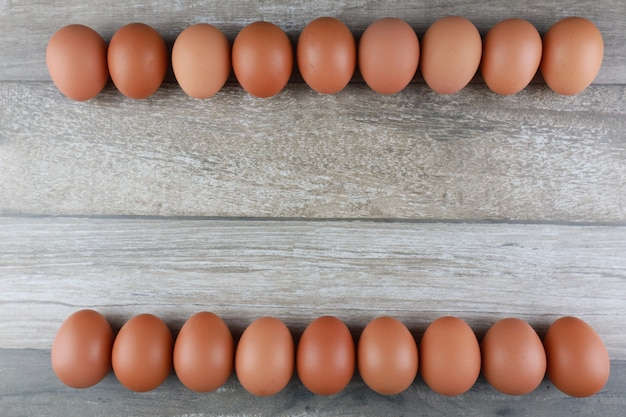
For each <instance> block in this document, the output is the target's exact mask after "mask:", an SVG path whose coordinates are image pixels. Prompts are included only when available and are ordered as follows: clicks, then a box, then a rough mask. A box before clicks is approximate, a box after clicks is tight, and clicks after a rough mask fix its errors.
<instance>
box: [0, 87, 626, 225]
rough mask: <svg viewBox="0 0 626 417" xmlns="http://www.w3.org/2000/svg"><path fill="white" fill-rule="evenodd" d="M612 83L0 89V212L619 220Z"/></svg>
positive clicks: (623, 121)
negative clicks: (258, 89) (128, 91)
mask: <svg viewBox="0 0 626 417" xmlns="http://www.w3.org/2000/svg"><path fill="white" fill-rule="evenodd" d="M625 95H626V86H595V87H591V88H589V89H588V90H586V91H585V92H583V93H582V94H580V95H579V96H576V97H562V96H557V95H555V94H553V93H551V92H550V91H549V90H548V89H547V88H546V87H545V86H540V85H536V86H532V87H530V88H529V89H527V90H526V91H524V92H522V93H520V94H518V95H515V96H512V97H498V96H496V95H494V94H491V93H489V92H488V91H486V90H485V89H484V88H481V87H480V86H473V87H469V88H467V89H466V90H464V91H463V92H461V93H458V94H455V95H453V96H442V95H438V94H435V93H432V92H430V91H429V90H428V88H427V87H426V86H425V85H419V86H414V87H413V88H409V89H408V90H405V91H404V92H402V93H400V94H398V95H395V96H381V95H377V94H375V93H373V92H371V91H369V89H368V88H367V87H366V86H365V85H351V86H350V87H349V88H348V89H347V90H345V91H344V92H342V93H340V94H337V95H334V96H321V95H318V94H316V93H314V92H311V91H310V90H309V89H308V87H306V86H305V85H302V84H300V85H295V86H292V87H290V88H288V89H287V90H286V91H284V92H282V93H281V94H279V95H278V96H276V97H274V98H272V99H269V100H268V99H254V98H251V97H250V96H248V95H247V94H246V93H245V92H243V90H242V89H241V88H240V87H237V86H230V87H228V88H226V89H225V90H224V91H222V92H221V93H219V94H218V96H217V97H215V98H213V99H211V100H206V101H200V100H194V99H190V98H188V97H187V96H186V95H185V94H184V93H183V92H182V91H181V90H180V89H179V88H178V87H177V86H175V85H167V86H165V87H163V88H162V89H161V90H160V91H159V92H158V93H157V94H156V95H155V96H154V97H153V98H151V99H148V100H143V101H133V100H128V99H125V98H123V97H122V96H121V94H119V93H118V92H117V91H116V90H114V89H113V88H112V87H111V88H108V89H107V90H106V91H105V92H104V93H103V94H102V95H101V96H99V97H98V98H96V99H95V100H94V101H92V102H88V103H75V102H72V101H70V100H68V99H65V98H64V97H62V96H61V94H60V93H59V92H58V91H56V89H55V88H54V86H53V85H52V84H51V83H26V84H25V83H0V107H1V108H2V112H0V190H2V191H1V194H0V212H3V213H5V214H6V213H27V214H53V215H93V214H95V215H128V214H135V215H159V216H228V217H236V216H243V217H307V218H313V217H315V218H355V217H359V218H363V217H369V218H407V219H456V220H458V219H462V220H485V219H491V220H523V221H572V222H624V221H626V188H625V187H626V185H625V184H626V182H625V180H626V164H624V161H625V160H626V135H625V134H624V132H625V131H626V103H625V101H624V99H623V98H624V96H625Z"/></svg>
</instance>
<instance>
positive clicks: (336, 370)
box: [296, 316, 356, 395]
mask: <svg viewBox="0 0 626 417" xmlns="http://www.w3.org/2000/svg"><path fill="white" fill-rule="evenodd" d="M296 360H297V362H296V365H297V370H298V376H299V377H300V381H302V383H303V384H304V386H305V387H307V389H308V390H309V391H311V392H313V393H315V394H318V395H331V394H336V393H338V392H339V391H341V390H342V389H344V388H345V387H346V385H348V383H349V382H350V380H351V379H352V376H353V375H354V368H355V362H356V354H355V348H354V340H353V339H352V335H351V334H350V330H349V329H348V327H347V326H346V325H345V324H344V323H343V322H342V321H341V320H339V319H338V318H336V317H331V316H323V317H320V318H318V319H316V320H314V321H313V322H312V323H311V324H309V325H308V326H307V328H306V329H305V330H304V333H302V337H301V338H300V342H299V344H298V353H297V355H296Z"/></svg>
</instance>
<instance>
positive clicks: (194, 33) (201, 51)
mask: <svg viewBox="0 0 626 417" xmlns="http://www.w3.org/2000/svg"><path fill="white" fill-rule="evenodd" d="M172 68H173V70H174V76H175V77H176V81H178V84H179V85H180V87H181V88H182V89H183V91H184V92H185V93H187V95H189V96H190V97H193V98H200V99H201V98H208V97H212V96H213V95H215V93H217V92H218V91H219V90H220V89H221V88H222V87H223V86H224V84H225V83H226V80H228V76H229V75H230V70H231V58H230V43H229V42H228V39H227V38H226V36H225V35H224V34H223V33H222V32H221V31H220V30H219V29H217V28H216V27H215V26H211V25H208V24H206V23H199V24H196V25H192V26H189V27H188V28H187V29H185V30H183V31H182V32H181V33H180V35H178V37H177V38H176V41H175V42H174V46H173V48H172Z"/></svg>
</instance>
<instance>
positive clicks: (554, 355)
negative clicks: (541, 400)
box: [543, 317, 611, 397]
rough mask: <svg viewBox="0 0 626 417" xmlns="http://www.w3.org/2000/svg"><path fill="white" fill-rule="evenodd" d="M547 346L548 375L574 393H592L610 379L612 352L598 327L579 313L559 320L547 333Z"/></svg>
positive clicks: (569, 392)
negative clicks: (607, 347)
mask: <svg viewBox="0 0 626 417" xmlns="http://www.w3.org/2000/svg"><path fill="white" fill-rule="evenodd" d="M543 343H544V347H545V350H546V357H547V363H548V378H549V379H550V381H552V383H553V384H554V386H555V387H557V388H558V389H559V390H561V391H563V392H564V393H566V394H568V395H571V396H573V397H589V396H591V395H594V394H596V393H597V392H599V391H600V390H601V389H602V388H603V387H604V386H605V385H606V383H607V381H608V379H609V374H610V372H611V363H610V361H609V353H608V351H607V349H606V346H605V345H604V342H603V341H602V339H601V338H600V336H599V335H598V334H597V333H596V332H595V330H594V329H593V328H592V327H591V326H590V325H589V324H587V323H586V322H584V321H583V320H581V319H579V318H576V317H562V318H560V319H558V320H556V321H555V322H554V323H552V325H551V326H550V328H549V329H548V332H547V333H546V336H545V338H544V342H543Z"/></svg>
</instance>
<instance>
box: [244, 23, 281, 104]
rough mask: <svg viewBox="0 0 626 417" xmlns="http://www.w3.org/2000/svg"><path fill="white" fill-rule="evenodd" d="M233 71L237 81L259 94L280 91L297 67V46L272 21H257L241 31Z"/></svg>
mask: <svg viewBox="0 0 626 417" xmlns="http://www.w3.org/2000/svg"><path fill="white" fill-rule="evenodd" d="M232 59H233V70H234V71H235V77H237V81H239V84H241V86H242V87H243V89H244V90H246V91H247V92H248V93H250V94H251V95H253V96H255V97H260V98H267V97H271V96H273V95H276V94H278V93H279V92H280V91H281V90H282V89H283V88H284V87H285V85H287V82H288V81H289V77H290V76H291V71H292V69H293V48H292V46H291V42H290V41H289V38H288V37H287V35H286V34H285V32H283V30H282V29H281V28H279V27H278V26H276V25H275V24H273V23H269V22H254V23H251V24H249V25H248V26H246V27H245V28H243V29H242V30H241V32H239V34H238V35H237V37H236V38H235V41H234V42H233V58H232Z"/></svg>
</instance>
